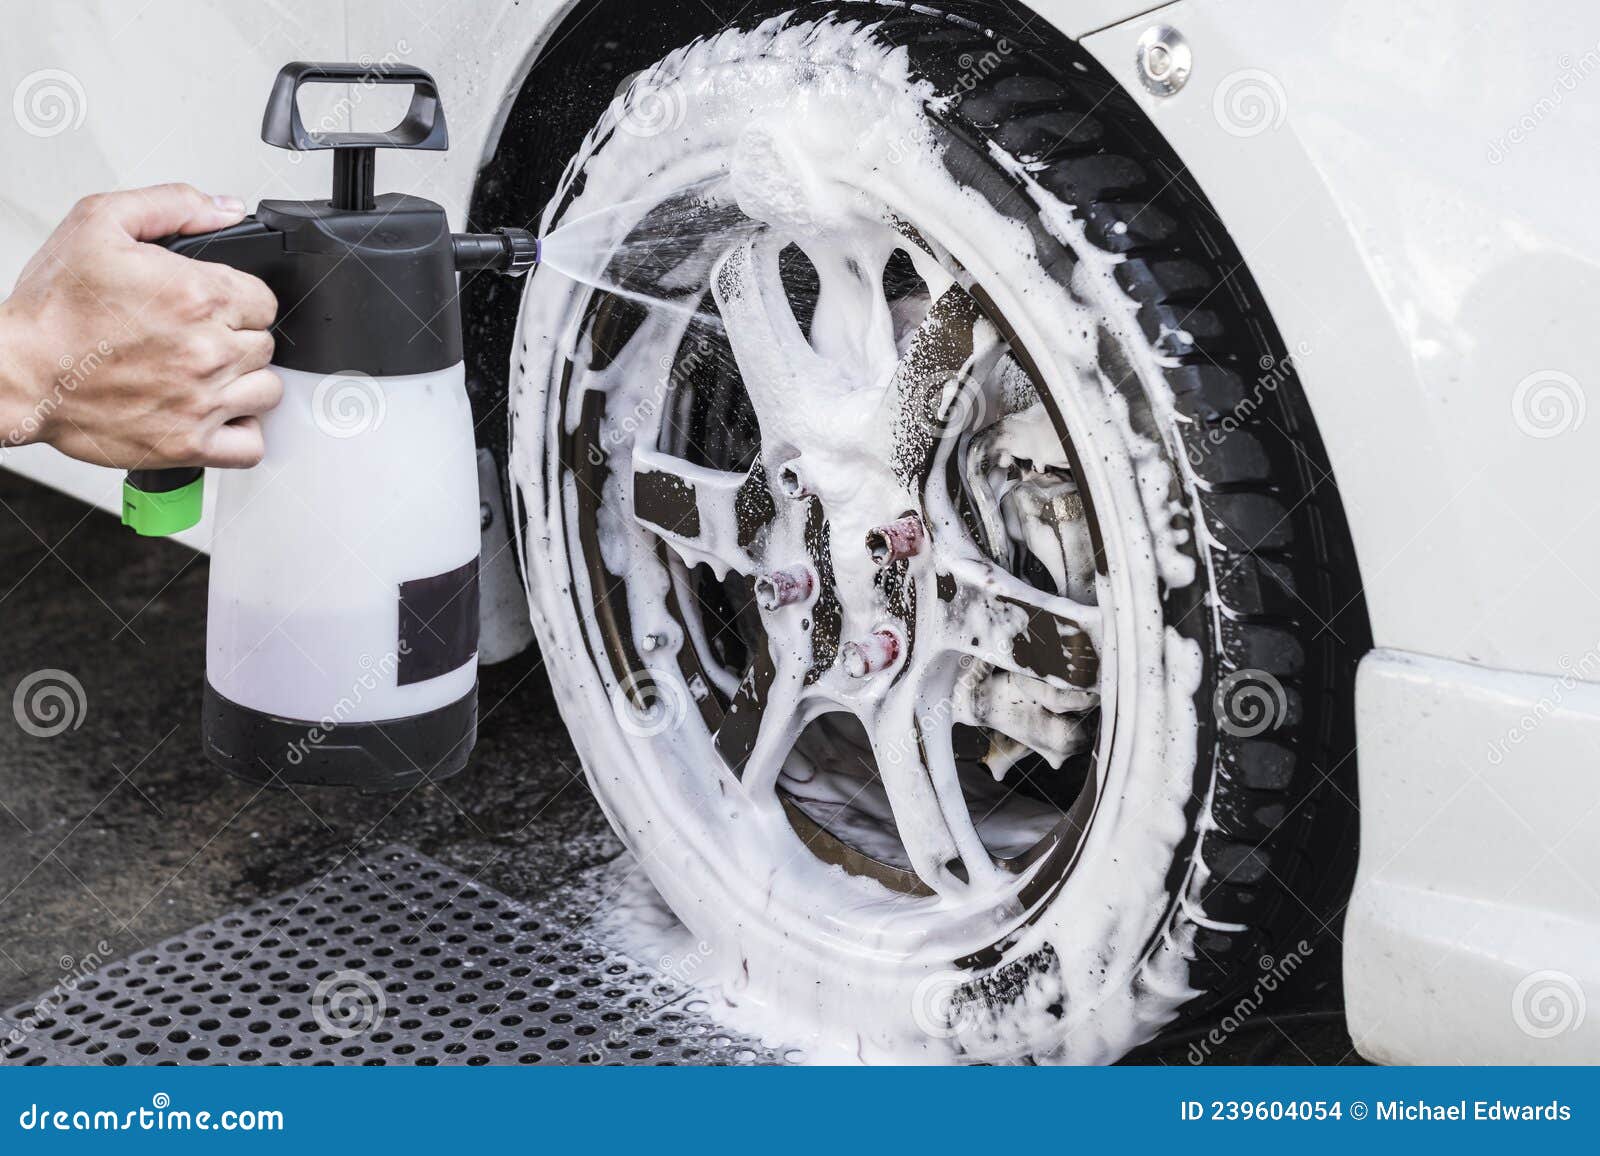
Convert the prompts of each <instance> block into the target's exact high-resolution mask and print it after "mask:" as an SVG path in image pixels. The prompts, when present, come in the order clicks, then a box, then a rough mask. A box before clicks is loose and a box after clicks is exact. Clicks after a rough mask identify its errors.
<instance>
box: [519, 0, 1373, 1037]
mask: <svg viewBox="0 0 1600 1156" xmlns="http://www.w3.org/2000/svg"><path fill="white" fill-rule="evenodd" d="M542 224H543V229H544V231H545V232H546V234H549V235H550V236H551V239H550V243H549V246H548V247H547V251H546V256H547V258H549V259H551V260H556V261H558V263H561V264H563V266H564V268H565V270H566V273H563V272H562V271H561V270H558V269H554V268H550V267H546V268H543V269H541V270H540V271H539V272H538V273H537V274H536V275H535V276H534V277H532V278H531V279H530V282H529V284H528V287H527V290H526V293H525V296H524V300H523V304H522V311H521V316H520V321H519V326H518V335H517V340H516V349H515V355H514V357H513V381H512V392H511V411H512V417H511V423H512V424H511V438H512V446H511V463H512V472H513V478H514V483H515V487H516V489H517V491H518V496H519V498H520V502H521V506H522V518H521V520H522V548H523V549H524V551H525V559H526V570H527V574H528V577H529V581H530V591H529V595H530V601H531V605H532V609H533V616H534V620H535V625H536V627H537V630H538V633H539V639H540V643H541V646H542V649H543V654H544V656H545V659H546V661H547V662H548V665H549V669H550V673H551V678H552V681H553V683H554V686H555V688H556V693H557V698H558V701H559V702H560V704H561V709H562V711H563V714H564V717H565V719H566V721H567V723H568V725H569V727H570V729H571V731H572V734H573V738H574V741H575V743H576V744H577V747H578V750H579V752H580V754H581V755H582V757H583V761H584V765H585V767H586V769H587V773H588V775H589V779H590V782H591V784H592V786H593V788H594V790H595V793H596V795H597V796H598V798H599V799H600V802H601V804H602V805H603V806H604V808H605V810H606V812H607V814H608V816H609V817H610V819H611V821H612V823H613V824H614V826H615V827H616V829H617V831H618V832H619V833H620V834H621V836H622V837H623V839H624V840H625V841H626V842H627V843H628V845H629V846H630V848H631V849H632V850H633V852H634V853H635V854H636V855H637V857H638V859H639V862H640V863H641V864H642V866H643V869H644V870H645V871H646V872H648V874H649V876H650V878H651V880H652V881H653V883H654V884H655V886H656V887H657V889H658V890H659V891H660V892H661V894H662V896H663V897H664V898H665V899H666V901H667V902H668V903H669V904H670V906H671V907H672V908H673V910H674V911H675V912H676V913H677V914H678V915H679V916H680V917H681V918H682V920H683V921H684V922H685V923H686V924H687V925H688V927H689V928H690V929H691V930H692V931H693V933H694V934H695V935H696V936H697V937H698V938H699V939H700V940H702V941H703V942H704V944H706V945H707V947H708V949H709V950H708V952H707V953H706V954H707V957H708V959H709V961H710V962H711V963H712V964H713V965H715V966H716V968H717V971H718V977H719V978H720V979H721V981H722V983H723V990H724V992H725V993H728V994H730V998H731V999H733V1000H734V1001H735V1002H737V1003H738V1004H739V1006H740V1009H741V1012H742V1014H744V1015H746V1016H748V1017H750V1018H751V1020H752V1022H759V1023H764V1024H766V1025H768V1026H772V1027H774V1030H782V1031H787V1032H789V1033H791V1035H792V1034H794V1033H800V1034H803V1035H805V1036H806V1037H807V1039H806V1041H805V1042H806V1045H807V1048H808V1051H810V1052H811V1054H812V1055H814V1056H818V1057H821V1058H830V1057H845V1056H854V1057H863V1058H868V1059H873V1058H885V1059H899V1060H905V1059H921V1060H933V1061H943V1060H953V1059H965V1060H987V1061H1014V1060H1026V1059H1032V1060H1046V1059H1048V1060H1065V1061H1105V1060H1110V1059H1115V1058H1117V1057H1119V1056H1121V1055H1123V1054H1125V1053H1126V1052H1127V1051H1128V1050H1129V1049H1131V1048H1133V1047H1135V1046H1137V1045H1139V1044H1141V1043H1143V1042H1145V1041H1148V1040H1150V1039H1152V1038H1153V1037H1155V1036H1156V1035H1157V1034H1158V1033H1160V1032H1161V1031H1162V1030H1163V1029H1164V1028H1167V1027H1169V1026H1171V1025H1173V1024H1174V1023H1175V1022H1177V1021H1178V1020H1180V1019H1182V1018H1183V1017H1185V1016H1192V1015H1195V1014H1197V1013H1198V1011H1199V1010H1200V1009H1203V1008H1205V1007H1209V1006H1213V1005H1215V1004H1216V1003H1217V1002H1219V1001H1221V1000H1224V999H1227V998H1228V997H1229V996H1230V995H1231V994H1232V993H1236V992H1237V991H1239V990H1240V989H1241V988H1242V987H1243V986H1245V985H1248V984H1249V983H1251V982H1252V980H1253V979H1254V978H1255V977H1256V976H1257V975H1258V972H1259V970H1260V969H1261V968H1263V967H1266V966H1269V965H1270V962H1271V961H1270V960H1266V961H1264V960H1262V958H1261V957H1262V956H1264V955H1269V954H1271V953H1272V952H1274V951H1278V950H1279V949H1280V945H1281V944H1282V943H1283V942H1284V941H1285V937H1286V936H1290V935H1292V934H1297V933H1298V931H1297V929H1299V930H1304V929H1305V928H1306V927H1308V926H1309V927H1312V928H1316V927H1319V926H1321V925H1323V924H1325V923H1326V922H1328V921H1329V920H1334V919H1336V912H1337V910H1338V901H1337V892H1338V890H1339V889H1340V888H1341V887H1343V886H1345V885H1347V881H1348V876H1349V870H1350V866H1351V862H1352V856H1353V851H1354V845H1353V839H1354V836H1353V827H1352V826H1351V824H1350V819H1351V813H1352V807H1353V804H1352V802H1351V800H1352V799H1353V795H1354V788H1353V770H1354V768H1353V765H1352V764H1351V762H1350V760H1349V759H1348V758H1347V757H1346V756H1348V754H1349V753H1350V751H1351V750H1352V749H1353V742H1352V738H1351V732H1352V722H1351V703H1350V688H1351V683H1352V680H1353V669H1354V661H1355V658H1356V657H1357V656H1358V655H1359V653H1360V650H1361V648H1362V632H1363V631H1364V629H1365V628H1364V626H1363V625H1361V623H1360V621H1359V618H1360V613H1361V609H1360V600H1359V590H1360V586H1359V582H1358V579H1357V575H1356V573H1355V569H1354V564H1353V562H1352V560H1351V559H1352V558H1353V551H1352V550H1351V548H1350V545H1349V542H1348V537H1347V533H1346V531H1345V528H1344V520H1343V515H1342V512H1341V510H1340V506H1339V502H1338V497H1337V493H1336V491H1335V490H1334V488H1333V485H1332V482H1331V479H1330V478H1329V476H1328V469H1327V466H1326V463H1325V459H1324V456H1323V453H1322V450H1321V447H1320V444H1319V443H1318V440H1317V437H1316V433H1315V429H1314V426H1313V425H1312V423H1311V420H1310V416H1309V413H1308V412H1307V410H1306V406H1305V403H1304V399H1303V397H1302V396H1301V393H1300V390H1299V386H1298V381H1297V378H1296V375H1295V369H1294V362H1293V358H1292V357H1291V356H1290V355H1289V354H1288V351H1287V350H1285V349H1284V347H1283V344H1282V340H1281V338H1280V337H1279V335H1278V334H1277V331H1276V329H1275V327H1274V326H1273V324H1272V320H1271V318H1270V316H1268V314H1267V312H1266V309H1265V307H1264V305H1263V304H1262V302H1261V300H1260V296H1259V294H1258V292H1257V291H1256V289H1255V287H1254V285H1253V283H1252V282H1251V280H1250V277H1249V275H1248V272H1247V271H1246V269H1245V267H1244V262H1243V260H1242V258H1241V257H1240V256H1239V254H1238V253H1237V252H1236V251H1235V250H1234V249H1233V247H1232V245H1231V243H1230V242H1229V240H1228V238H1227V235H1226V232H1225V231H1224V230H1223V228H1222V226H1221V225H1220V223H1219V222H1218V220H1217V218H1216V216H1215V215H1214V213H1213V212H1212V211H1211V209H1210V206H1209V205H1207V203H1206V202H1205V201H1204V199H1203V197H1202V196H1201V194H1200V193H1199V192H1198V191H1196V190H1195V189H1194V187H1193V183H1192V181H1191V180H1190V179H1189V178H1187V177H1186V176H1184V175H1182V167H1181V165H1180V164H1179V162H1178V161H1177V159H1176V158H1175V157H1174V156H1173V154H1172V153H1171V151H1170V149H1168V148H1167V146H1166V145H1165V144H1164V143H1163V142H1162V140H1161V139H1160V137H1159V135H1158V134H1157V133H1156V132H1155V131H1154V130H1153V128H1152V127H1151V126H1150V125H1149V123H1148V121H1147V120H1146V119H1145V118H1144V117H1143V115H1142V114H1141V113H1140V111H1139V110H1138V108H1137V106H1136V105H1135V104H1134V103H1133V102H1132V101H1131V100H1129V99H1128V98H1127V96H1126V95H1125V94H1124V93H1122V92H1121V91H1120V89H1118V87H1117V86H1116V84H1115V82H1114V81H1112V80H1111V78H1109V77H1108V76H1106V75H1105V74H1104V72H1103V71H1102V70H1100V69H1099V67H1098V66H1097V65H1096V64H1095V63H1094V62H1093V60H1092V58H1090V57H1088V56H1087V54H1085V53H1082V52H1081V51H1079V50H1077V49H1076V48H1074V47H1072V46H1071V45H1070V44H1068V43H1066V42H1064V41H1063V42H1061V43H1059V44H1051V45H1049V46H1042V45H1040V44H1038V43H1036V42H1033V41H1030V40H1027V39H1024V38H1021V37H1008V36H1006V35H1005V34H1003V33H996V32H993V31H987V30H984V29H980V28H978V27H976V26H973V25H971V24H968V23H965V22H962V21H959V20H954V19H950V18H946V17H943V16H940V15H938V14H936V13H931V12H927V11H924V10H918V11H916V12H913V11H911V10H909V9H896V10H893V11H890V12H887V13H886V11H885V9H884V8H883V7H881V6H869V5H849V4H843V5H837V4H836V5H829V6H823V7H813V8H807V9H801V10H800V11H798V12H796V13H792V14H789V15H786V16H783V17H778V18H775V19H772V20H768V21H765V22H762V23H760V24H758V25H755V26H751V27H744V28H737V29H733V30H730V31H727V32H725V33H723V34H721V35H719V36H717V37H714V38H711V39H708V40H704V41H699V42H696V43H694V44H690V45H688V46H687V47H684V48H682V49H680V50H678V51H676V52H674V53H672V54H671V55H669V56H667V57H666V58H665V59H664V60H662V61H661V63H660V64H658V65H657V66H656V67H654V68H653V69H650V70H648V71H647V72H645V73H643V74H640V75H639V76H638V77H636V78H635V80H634V82H633V84H632V86H631V88H630V89H629V90H628V91H627V92H626V93H624V94H623V95H622V96H621V97H619V98H618V100H617V101H616V102H615V103H614V104H613V106H612V107H611V109H610V110H609V111H608V113H607V114H606V115H605V116H604V117H603V118H602V119H601V121H600V123H599V124H598V125H597V126H596V127H595V129H594V131H593V132H592V133H591V134H590V136H589V138H588V140H587V141H586V142H585V144H584V146H583V147H582V148H581V149H580V151H579V153H578V155H577V156H576V157H575V158H574V160H573V162H572V164H571V166H570V167H569V169H568V172H567V175H566V178H565V180H564V182H563V188H562V191H561V194H560V195H559V196H558V197H557V198H556V199H555V200H554V201H553V202H552V203H551V207H550V209H549V210H548V211H547V213H546V218H545V220H544V221H543V223H542ZM562 225H567V226H570V227H569V228H567V229H565V230H564V231H562V232H560V233H554V232H553V231H554V230H556V229H557V227H558V226H562ZM567 274H578V275H579V276H580V277H582V278H587V279H589V280H592V281H596V282H599V283H600V284H599V285H598V286H597V285H594V284H585V283H583V282H582V281H581V280H575V279H573V277H571V276H568V275H567ZM1330 950H1332V949H1330Z"/></svg>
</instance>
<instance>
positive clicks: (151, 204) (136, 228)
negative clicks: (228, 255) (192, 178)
mask: <svg viewBox="0 0 1600 1156" xmlns="http://www.w3.org/2000/svg"><path fill="white" fill-rule="evenodd" d="M73 211H74V212H75V213H77V214H79V215H81V216H90V217H95V218H102V219H105V220H108V221H110V222H112V223H113V224H115V225H116V226H118V227H119V228H121V229H122V230H123V231H124V232H125V233H127V234H128V236H129V237H131V238H132V239H133V240H135V241H153V240H155V239H156V238H158V237H165V236H168V235H170V234H172V233H183V234H190V233H206V232H210V231H211V230H212V229H222V228H226V227H227V226H229V225H236V224H238V223H239V222H240V221H241V220H243V218H244V202H243V201H241V200H239V198H237V197H209V196H207V195H206V194H204V193H202V192H201V191H200V190H199V189H196V188H194V187H193V186H191V185H181V184H174V185H152V186H151V187H149V188H146V189H126V190H123V191H121V192H115V193H97V194H96V195H94V196H92V197H85V198H84V199H83V200H81V201H79V202H78V204H77V205H76V206H75V208H74V210H73Z"/></svg>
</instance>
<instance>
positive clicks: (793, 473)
mask: <svg viewBox="0 0 1600 1156" xmlns="http://www.w3.org/2000/svg"><path fill="white" fill-rule="evenodd" d="M778 488H779V489H780V490H782V491H783V496H784V497H786V498H804V497H806V496H807V495H809V494H810V492H811V491H810V490H807V489H806V484H805V483H804V482H802V481H801V480H800V474H799V472H798V471H797V470H796V469H795V468H794V467H793V466H782V467H780V468H779V470H778Z"/></svg>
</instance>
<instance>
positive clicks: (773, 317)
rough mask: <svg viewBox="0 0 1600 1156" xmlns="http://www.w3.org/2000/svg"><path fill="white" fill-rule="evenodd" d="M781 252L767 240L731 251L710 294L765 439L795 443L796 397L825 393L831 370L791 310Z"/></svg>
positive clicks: (718, 267)
mask: <svg viewBox="0 0 1600 1156" xmlns="http://www.w3.org/2000/svg"><path fill="white" fill-rule="evenodd" d="M780 252H781V248H780V246H779V244H778V242H777V241H776V240H775V239H773V238H771V237H765V236H761V237H754V238H752V239H750V240H748V241H746V242H744V243H743V244H741V245H737V246H735V247H734V248H733V249H730V250H729V251H728V252H727V253H726V254H724V255H723V257H722V259H721V260H720V261H718V262H717V265H716V268H715V269H713V270H712V273H711V292H712V295H713V296H714V297H715V298H716V301H717V309H718V310H719V311H720V312H721V314H722V321H723V324H724V325H725V326H726V328H727V333H728V344H729V345H731V346H732V347H733V356H734V360H735V361H736V362H738V365H739V376H740V378H741V379H742V380H743V382H744V389H745V394H746V395H747V396H748V397H749V399H750V405H751V407H752V408H753V409H754V410H755V413H756V420H757V421H758V422H760V424H761V432H762V435H763V440H766V441H770V440H773V439H776V440H778V441H780V442H788V443H793V442H794V441H795V440H796V438H795V432H796V431H795V429H794V426H795V425H796V423H797V420H799V419H801V418H802V417H803V414H804V410H805V407H804V406H799V405H796V404H795V398H798V397H805V396H808V393H809V394H814V393H815V391H817V390H818V389H826V388H827V384H826V383H828V381H829V371H828V370H827V367H826V365H825V364H824V363H823V361H822V359H821V358H820V357H818V356H817V352H816V350H814V349H812V347H811V343H810V342H808V341H807V340H806V336H805V333H804V332H802V331H801V329H800V322H799V321H797V320H796V319H795V316H794V310H793V309H792V308H791V307H790V305H789V298H788V295H787V294H786V293H785V292H784V288H783V276H782V273H781V270H780V266H779V262H778V255H779V253H780Z"/></svg>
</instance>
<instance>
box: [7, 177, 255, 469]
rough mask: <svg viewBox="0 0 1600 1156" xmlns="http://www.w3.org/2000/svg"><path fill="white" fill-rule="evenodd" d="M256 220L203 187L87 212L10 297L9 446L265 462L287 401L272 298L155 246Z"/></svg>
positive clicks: (153, 191) (106, 200)
mask: <svg viewBox="0 0 1600 1156" xmlns="http://www.w3.org/2000/svg"><path fill="white" fill-rule="evenodd" d="M243 216H244V205H243V204H241V203H240V202H239V201H238V200H236V199H234V198H231V197H208V196H206V195H204V194H202V193H200V192H198V191H197V190H195V189H192V188H190V187H189V186H188V185H158V186H155V187H153V188H148V189H132V190H128V191H126V192H116V193H101V194H98V195H96V196H92V197H85V198H84V199H83V200H81V201H79V202H78V203H77V204H76V205H74V206H73V208H72V211H71V212H70V213H69V214H67V217H66V219H65V220H64V221H62V222H61V225H60V226H59V227H58V228H57V229H56V231H55V232H54V233H52V234H51V235H50V238H49V240H47V241H46V242H45V244H44V247H43V248H42V249H40V250H39V252H38V253H36V254H35V255H34V257H33V259H32V260H31V261H29V262H28V264H27V266H26V267H25V268H24V269H23V271H22V276H21V278H20V279H19V280H18V282H17V286H16V289H15V291H13V293H12V294H11V296H10V297H9V298H8V299H7V300H5V301H4V302H0V445H25V444H28V443H30V442H46V443H48V444H50V445H53V446H55V447H56V448H57V449H58V450H60V451H61V452H62V453H64V454H68V455H70V456H72V457H75V458H80V459H82V460H83V461H86V462H94V463H97V464H99V465H107V466H116V467H119V468H122V469H133V468H143V469H156V468H160V467H165V466H225V467H244V466H252V465H255V464H256V463H257V462H258V461H260V460H261V454H262V448H263V447H262V442H261V423H260V421H259V417H260V415H261V414H263V413H266V412H267V411H268V410H270V409H271V408H272V407H273V406H275V405H277V404H278V401H279V399H280V398H281V397H282V396H283V385H282V383H281V382H280V381H279V380H278V375H277V374H275V373H274V372H272V370H270V369H268V368H267V365H268V363H269V362H270V361H271V360H272V334H271V333H270V332H269V331H268V330H269V328H270V326H271V325H272V320H273V318H274V316H276V314H277V310H278V303H277V301H276V299H275V298H274V297H273V295H272V291H271V290H270V289H268V288H267V286H266V285H265V284H264V283H263V282H262V281H261V280H260V279H259V278H256V277H252V276H250V275H249V274H247V273H241V272H239V271H238V270H236V269H231V268H229V267H227V266H225V265H217V264H212V263H209V262H204V261H195V260H191V259H190V258H188V257H180V256H178V255H177V254H175V253H171V252H168V251H167V250H166V249H163V248H161V247H160V246H159V245H150V244H144V243H143V242H146V241H152V240H155V239H156V238H158V237H164V236H167V235H169V234H172V233H185V234H188V233H204V232H209V231H210V230H212V229H220V228H223V227H225V226H228V225H232V224H236V223H238V221H239V220H240V219H241V218H243Z"/></svg>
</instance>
